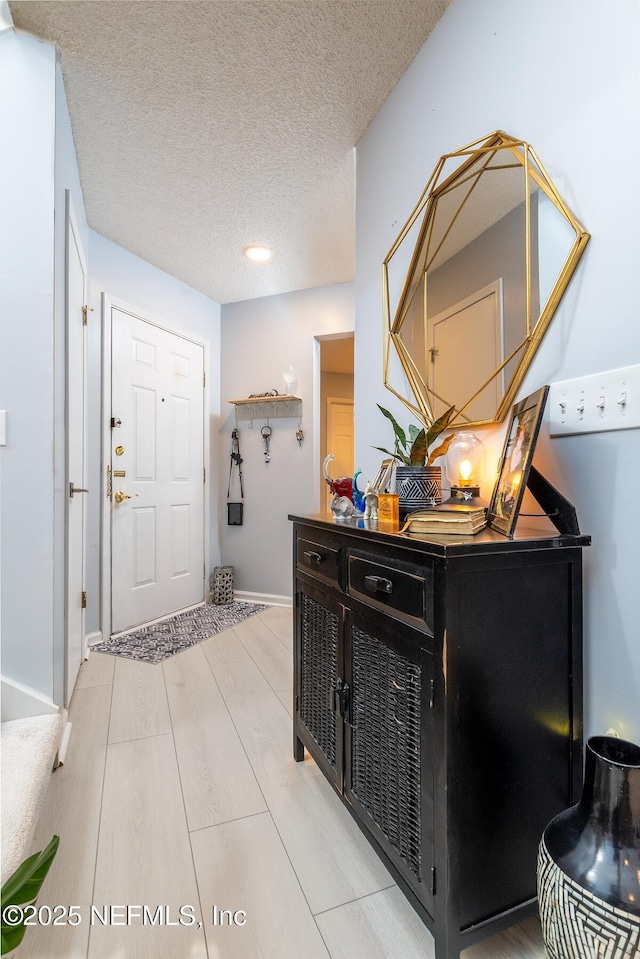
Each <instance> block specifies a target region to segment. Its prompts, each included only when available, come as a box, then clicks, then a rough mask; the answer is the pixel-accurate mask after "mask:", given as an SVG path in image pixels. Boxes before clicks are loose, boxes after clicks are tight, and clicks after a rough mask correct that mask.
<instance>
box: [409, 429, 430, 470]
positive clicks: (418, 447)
mask: <svg viewBox="0 0 640 959" xmlns="http://www.w3.org/2000/svg"><path fill="white" fill-rule="evenodd" d="M426 457H427V434H426V433H425V431H424V430H420V432H419V433H418V434H417V436H416V438H415V439H414V441H413V443H412V444H411V451H410V455H409V465H410V466H424V461H425V459H426Z"/></svg>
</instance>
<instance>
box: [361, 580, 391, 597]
mask: <svg viewBox="0 0 640 959" xmlns="http://www.w3.org/2000/svg"><path fill="white" fill-rule="evenodd" d="M364 586H365V589H366V590H368V592H370V593H390V592H392V590H393V583H392V582H391V580H390V579H385V578H384V577H383V576H365V578H364Z"/></svg>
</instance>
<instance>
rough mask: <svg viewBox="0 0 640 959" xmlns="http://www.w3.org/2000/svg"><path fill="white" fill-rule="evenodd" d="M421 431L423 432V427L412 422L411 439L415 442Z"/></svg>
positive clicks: (410, 428) (410, 427)
mask: <svg viewBox="0 0 640 959" xmlns="http://www.w3.org/2000/svg"><path fill="white" fill-rule="evenodd" d="M420 432H422V427H420V426H416V425H415V423H411V424H410V425H409V440H410V441H411V442H412V443H415V441H416V436H418V434H419V433H420Z"/></svg>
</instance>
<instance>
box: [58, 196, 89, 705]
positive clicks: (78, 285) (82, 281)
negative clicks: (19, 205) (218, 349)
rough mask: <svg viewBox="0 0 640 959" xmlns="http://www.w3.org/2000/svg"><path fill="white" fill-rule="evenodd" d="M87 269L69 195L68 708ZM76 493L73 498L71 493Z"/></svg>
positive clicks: (77, 632)
mask: <svg viewBox="0 0 640 959" xmlns="http://www.w3.org/2000/svg"><path fill="white" fill-rule="evenodd" d="M86 283H87V268H86V260H85V256H84V251H83V249H82V244H81V240H80V232H79V230H78V226H77V223H76V219H75V216H74V213H73V209H72V206H71V198H70V195H69V193H68V192H67V223H66V291H65V292H66V297H65V299H66V334H67V398H66V403H67V484H68V485H67V492H68V500H67V514H66V520H67V522H66V544H65V546H66V570H65V577H66V598H65V606H66V609H65V694H64V700H65V705H68V704H69V700H70V699H71V694H72V693H73V687H74V686H75V682H76V678H77V675H78V670H79V669H80V664H81V662H82V657H83V655H84V645H85V639H84V596H85V594H84V574H85V559H84V558H85V542H86V489H85V475H86V470H85V396H86V342H85V341H86V337H85V330H86V326H85V323H86V311H85V309H84V307H85V306H86V302H87V301H86ZM72 489H73V490H75V492H73V494H72V493H71V490H72Z"/></svg>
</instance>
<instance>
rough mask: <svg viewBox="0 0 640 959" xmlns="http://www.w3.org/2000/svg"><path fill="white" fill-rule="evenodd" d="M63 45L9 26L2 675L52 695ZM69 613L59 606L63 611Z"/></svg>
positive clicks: (5, 58) (0, 391)
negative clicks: (57, 153) (58, 103)
mask: <svg viewBox="0 0 640 959" xmlns="http://www.w3.org/2000/svg"><path fill="white" fill-rule="evenodd" d="M55 66H56V62H55V50H54V48H53V47H52V46H50V45H48V44H45V43H40V42H39V41H36V40H33V39H31V38H29V37H22V36H17V35H16V34H14V33H13V32H12V31H9V30H7V31H5V32H3V33H2V34H0V90H2V91H3V96H2V99H1V101H0V104H1V105H0V130H2V149H1V150H0V180H1V182H2V213H1V216H0V222H1V223H2V227H1V233H0V298H1V299H0V337H1V341H0V409H3V410H7V411H8V442H7V445H6V447H2V448H0V510H1V520H0V526H1V528H2V556H1V559H2V571H1V582H0V589H1V595H2V611H1V631H2V674H3V676H6V677H7V678H9V679H11V680H14V681H17V682H19V683H22V684H23V685H25V686H28V687H30V688H32V689H34V690H36V691H37V692H39V693H41V694H42V695H43V696H45V697H47V698H49V699H51V698H52V697H53V644H54V621H55V617H54V557H55V555H56V550H55V549H54V499H53V491H54V376H53V372H54V296H53V275H54V124H55ZM56 615H59V610H57V611H56Z"/></svg>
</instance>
